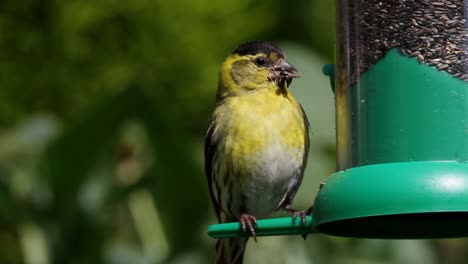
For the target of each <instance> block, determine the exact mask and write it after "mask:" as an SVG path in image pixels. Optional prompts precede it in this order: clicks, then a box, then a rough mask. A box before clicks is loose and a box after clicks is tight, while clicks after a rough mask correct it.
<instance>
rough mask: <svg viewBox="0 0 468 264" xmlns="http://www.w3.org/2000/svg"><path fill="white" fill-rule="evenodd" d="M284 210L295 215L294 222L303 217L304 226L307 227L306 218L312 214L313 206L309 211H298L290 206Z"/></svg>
mask: <svg viewBox="0 0 468 264" xmlns="http://www.w3.org/2000/svg"><path fill="white" fill-rule="evenodd" d="M284 209H285V210H286V211H288V212H290V213H292V214H293V221H296V218H298V217H301V222H302V224H303V225H306V222H307V218H306V216H307V215H310V214H311V213H312V209H313V206H311V207H310V208H309V209H307V210H297V209H294V208H292V207H290V206H287V207H285V208H284Z"/></svg>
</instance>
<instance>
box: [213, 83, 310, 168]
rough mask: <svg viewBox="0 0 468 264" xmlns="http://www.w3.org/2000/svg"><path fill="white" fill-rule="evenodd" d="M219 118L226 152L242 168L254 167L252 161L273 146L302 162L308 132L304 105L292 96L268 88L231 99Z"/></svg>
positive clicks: (224, 106)
mask: <svg viewBox="0 0 468 264" xmlns="http://www.w3.org/2000/svg"><path fill="white" fill-rule="evenodd" d="M215 116H216V123H217V127H218V128H220V130H221V131H219V132H220V133H221V134H222V135H223V138H224V144H223V145H224V146H223V147H224V150H223V151H224V153H226V154H229V156H230V157H229V158H230V159H232V160H233V161H237V162H236V163H237V164H238V165H242V164H243V165H245V166H251V165H252V164H251V161H252V159H255V158H257V155H259V154H262V153H265V150H266V149H270V148H271V147H272V146H274V147H275V148H273V149H278V150H280V151H279V152H281V151H283V152H288V155H286V156H291V155H293V157H294V158H297V159H299V160H301V161H302V156H303V154H304V148H305V137H306V135H305V133H307V131H306V127H305V122H304V116H303V113H302V110H301V108H300V105H299V104H298V102H297V101H296V100H295V99H294V98H293V97H292V95H290V94H289V93H285V94H277V93H275V92H271V90H270V91H268V90H266V89H265V91H256V92H254V93H249V94H244V95H242V96H238V97H232V98H228V99H227V100H226V101H225V103H224V104H221V105H219V106H218V108H217V110H216V111H215ZM276 147H277V148H276ZM275 154H276V153H275ZM278 154H281V153H278ZM262 155H263V154H262ZM278 158H281V157H278ZM249 164H250V165H249ZM246 169H248V168H246Z"/></svg>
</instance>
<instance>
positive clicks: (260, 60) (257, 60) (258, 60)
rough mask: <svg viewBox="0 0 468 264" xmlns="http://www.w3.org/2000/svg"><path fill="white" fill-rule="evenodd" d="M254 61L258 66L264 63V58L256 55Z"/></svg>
mask: <svg viewBox="0 0 468 264" xmlns="http://www.w3.org/2000/svg"><path fill="white" fill-rule="evenodd" d="M255 63H256V64H257V65H258V66H264V65H265V64H266V60H265V59H264V58H262V57H258V58H256V59H255Z"/></svg>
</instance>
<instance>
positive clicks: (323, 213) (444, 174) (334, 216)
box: [314, 161, 468, 239]
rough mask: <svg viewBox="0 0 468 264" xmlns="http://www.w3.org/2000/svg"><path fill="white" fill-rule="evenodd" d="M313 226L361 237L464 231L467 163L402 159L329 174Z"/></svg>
mask: <svg viewBox="0 0 468 264" xmlns="http://www.w3.org/2000/svg"><path fill="white" fill-rule="evenodd" d="M315 205H316V208H315V210H314V225H315V228H316V229H317V230H318V232H322V233H326V234H330V235H337V236H348V237H361V238H402V239H403V238H404V239H416V238H418V239H419V238H444V237H445V238H450V237H465V236H468V163H460V162H448V161H447V162H437V161H423V162H401V163H387V164H378V165H369V166H363V167H357V168H352V169H349V170H346V171H343V172H337V173H335V174H333V175H332V176H331V177H330V178H329V180H328V181H327V183H326V184H325V185H324V187H323V188H322V189H321V190H320V193H319V195H318V196H317V198H316V201H315Z"/></svg>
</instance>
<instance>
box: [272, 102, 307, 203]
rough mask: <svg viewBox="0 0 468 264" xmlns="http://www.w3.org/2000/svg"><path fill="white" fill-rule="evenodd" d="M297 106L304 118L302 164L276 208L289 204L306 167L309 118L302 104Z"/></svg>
mask: <svg viewBox="0 0 468 264" xmlns="http://www.w3.org/2000/svg"><path fill="white" fill-rule="evenodd" d="M299 107H300V108H301V112H302V117H303V119H304V129H305V131H304V155H303V156H302V166H301V169H300V171H299V175H298V177H297V182H296V184H294V185H293V186H292V188H291V189H290V190H288V192H287V194H286V196H285V198H284V199H283V201H282V202H281V203H280V204H279V205H278V208H277V210H278V209H280V208H285V207H288V206H291V204H292V201H293V199H294V196H295V195H296V192H297V190H298V189H299V187H300V186H301V183H302V179H303V178H304V171H305V169H306V167H307V160H308V157H309V145H310V140H309V120H308V119H307V116H306V114H305V111H304V108H302V105H300V104H299Z"/></svg>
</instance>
